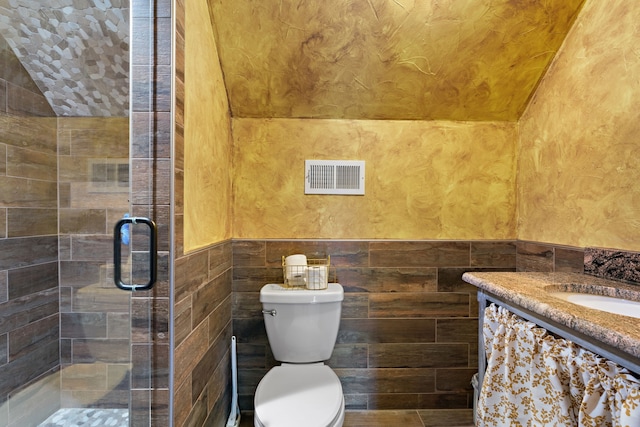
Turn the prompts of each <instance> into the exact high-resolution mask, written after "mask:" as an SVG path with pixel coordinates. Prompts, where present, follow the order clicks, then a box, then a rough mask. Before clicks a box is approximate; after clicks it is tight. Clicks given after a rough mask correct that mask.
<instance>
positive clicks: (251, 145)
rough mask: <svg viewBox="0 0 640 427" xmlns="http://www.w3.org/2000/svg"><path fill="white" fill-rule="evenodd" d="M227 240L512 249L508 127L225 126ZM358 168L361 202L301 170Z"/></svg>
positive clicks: (270, 122)
mask: <svg viewBox="0 0 640 427" xmlns="http://www.w3.org/2000/svg"><path fill="white" fill-rule="evenodd" d="M233 135H234V175H233V194H234V214H233V220H234V223H233V225H234V226H233V228H234V237H235V238H336V239H342V238H345V239H349V238H371V239H387V238H389V239H513V238H515V221H514V219H515V151H516V141H517V133H516V124H515V123H510V122H482V123H477V122H476V123H472V122H441V121H432V122H427V121H389V120H384V121H366V120H365V121H357V120H305V119H233ZM305 159H319V160H320V159H325V160H364V161H365V162H366V180H365V181H366V184H365V186H366V193H365V195H364V196H325V195H305V194H304V160H305Z"/></svg>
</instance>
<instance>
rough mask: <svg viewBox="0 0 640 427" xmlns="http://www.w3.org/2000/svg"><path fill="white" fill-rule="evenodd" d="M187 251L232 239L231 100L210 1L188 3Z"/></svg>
mask: <svg viewBox="0 0 640 427" xmlns="http://www.w3.org/2000/svg"><path fill="white" fill-rule="evenodd" d="M185 9H186V10H185V21H186V24H185V25H186V27H188V28H189V31H187V32H186V35H185V51H186V52H187V54H186V55H185V100H186V101H185V106H184V108H185V117H184V122H185V126H184V127H185V129H184V132H185V138H184V141H185V142H184V144H185V147H184V153H185V154H184V156H185V158H184V163H185V167H184V216H185V218H184V252H185V253H187V252H189V251H192V250H194V249H197V248H201V247H204V246H207V245H210V244H212V243H216V242H220V241H223V240H226V239H229V238H231V129H230V126H231V125H230V116H229V104H228V102H227V95H226V90H225V87H224V81H223V78H222V71H221V70H220V62H219V60H218V55H217V50H216V45H215V39H214V35H213V28H212V26H211V21H210V18H209V10H208V7H207V2H206V0H194V1H189V2H188V5H187V3H186V2H185Z"/></svg>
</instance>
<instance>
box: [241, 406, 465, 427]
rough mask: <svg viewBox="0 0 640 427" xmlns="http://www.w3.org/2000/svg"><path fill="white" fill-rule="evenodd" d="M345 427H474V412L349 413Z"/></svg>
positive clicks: (247, 425) (244, 426)
mask: <svg viewBox="0 0 640 427" xmlns="http://www.w3.org/2000/svg"><path fill="white" fill-rule="evenodd" d="M240 427H253V416H252V415H251V414H242V419H241V421H240ZM343 427H473V411H472V410H471V409H467V410H460V409H423V410H414V411H347V413H346V415H345V419H344V425H343Z"/></svg>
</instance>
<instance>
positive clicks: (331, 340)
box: [253, 283, 344, 427]
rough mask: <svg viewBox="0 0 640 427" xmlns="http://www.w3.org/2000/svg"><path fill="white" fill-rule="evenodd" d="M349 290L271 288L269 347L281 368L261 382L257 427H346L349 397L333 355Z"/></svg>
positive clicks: (265, 293)
mask: <svg viewBox="0 0 640 427" xmlns="http://www.w3.org/2000/svg"><path fill="white" fill-rule="evenodd" d="M343 298H344V291H343V289H342V286H341V285H340V284H338V283H329V285H328V287H327V289H323V290H309V289H306V288H286V287H283V286H282V285H277V284H268V285H264V286H263V287H262V289H261V290H260V302H261V303H262V308H263V310H262V313H263V315H264V323H265V327H266V329H267V337H268V338H269V345H270V346H271V351H272V352H273V355H274V357H275V359H276V360H277V361H279V362H281V364H280V365H279V366H276V367H274V368H272V369H271V370H270V371H269V372H267V374H266V375H265V376H264V377H263V378H262V380H261V381H260V383H259V384H258V388H257V389H256V394H255V399H254V406H255V410H254V415H253V419H254V426H255V427H300V426H305V427H341V426H342V423H343V422H344V396H343V393H342V385H341V384H340V380H339V379H338V376H337V375H336V374H335V372H333V370H332V369H331V368H330V367H329V366H327V365H325V364H324V363H323V362H324V361H326V360H328V359H329V358H330V357H331V353H332V352H333V347H334V345H335V343H336V338H337V336H338V327H339V326H340V312H341V309H342V300H343Z"/></svg>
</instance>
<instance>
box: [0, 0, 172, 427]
mask: <svg viewBox="0 0 640 427" xmlns="http://www.w3.org/2000/svg"><path fill="white" fill-rule="evenodd" d="M167 4H168V3H167ZM157 9H158V6H157V5H156V2H155V1H140V2H137V1H132V2H131V4H130V2H129V1H128V0H123V1H117V2H106V3H105V2H77V1H74V0H56V1H50V2H49V1H47V0H44V1H40V2H34V1H26V0H24V1H23V0H16V1H9V0H0V151H2V153H3V154H4V155H6V159H7V161H6V163H5V165H4V166H5V167H4V168H3V171H2V173H0V214H1V215H0V216H1V217H2V218H6V223H5V224H3V227H0V229H4V230H6V233H4V234H2V233H0V426H12V427H13V426H20V427H22V426H37V425H49V426H68V425H72V424H73V423H78V424H79V423H80V422H82V423H84V424H87V425H94V426H102V425H118V426H123V425H132V426H137V425H145V426H148V425H152V424H153V425H169V424H170V423H169V421H168V416H167V414H168V400H169V398H168V395H169V393H168V388H169V359H170V357H169V355H170V351H169V347H170V346H169V331H168V323H169V322H168V312H169V303H168V297H169V280H168V273H167V271H168V258H169V257H168V255H167V254H168V240H169V239H168V236H167V233H166V232H161V238H160V243H161V249H162V251H163V256H162V258H161V273H160V279H159V281H158V284H157V285H156V287H154V288H153V289H149V290H144V289H141V288H138V289H136V290H135V291H134V292H132V291H127V290H122V289H119V288H118V287H117V286H116V285H115V282H114V278H115V277H114V276H115V273H116V272H115V269H114V234H115V233H114V232H115V230H114V226H115V224H116V223H117V222H118V221H119V220H120V219H121V218H123V217H124V216H125V215H126V214H129V215H130V216H132V217H133V216H138V217H145V218H153V219H155V218H156V217H157V216H158V215H160V216H161V217H162V218H164V221H165V222H167V221H168V215H167V212H168V208H166V207H160V208H159V207H158V205H157V201H158V197H157V196H156V193H157V190H156V188H155V184H156V182H157V181H158V179H157V177H155V173H157V172H156V171H157V168H155V167H153V165H154V162H155V157H156V155H157V150H155V149H154V148H153V145H154V143H155V142H156V134H157V133H156V132H154V124H153V123H146V126H145V123H143V121H144V120H146V119H149V117H151V116H153V111H154V108H156V106H157V102H155V100H154V97H155V96H156V92H155V91H154V87H155V83H154V81H153V79H152V78H150V76H151V75H153V72H152V71H151V69H152V68H153V64H156V63H157V61H156V60H155V55H156V52H155V48H156V47H157V46H156V42H154V37H155V36H154V35H153V34H150V33H149V31H150V28H154V24H153V23H154V22H155V21H156V19H157ZM130 14H133V17H130ZM130 24H131V25H130ZM131 30H133V32H134V34H135V42H134V43H131V40H133V37H131V36H130V31H131ZM130 46H131V49H130ZM134 69H136V72H137V74H136V76H135V80H136V81H137V82H138V84H133V83H131V82H132V81H133V80H134ZM141 70H144V73H142V74H141V73H140V71H141ZM141 75H144V76H146V77H141ZM132 93H135V95H130V94H132ZM134 97H135V99H134ZM141 118H143V119H141ZM130 135H131V136H132V138H130ZM145 138H146V146H144V144H145V141H144V139H145ZM141 188H143V190H141ZM160 199H162V198H160ZM139 225H140V224H131V228H130V230H129V231H130V235H129V236H130V244H129V245H123V246H122V252H121V254H120V255H121V257H122V259H123V264H122V267H121V271H120V274H121V275H122V277H124V280H123V283H125V284H126V283H138V282H140V283H143V284H145V283H147V282H148V280H149V277H150V276H149V275H150V272H151V271H152V270H153V268H152V264H151V262H150V257H149V244H150V241H151V238H150V234H149V230H150V229H149V227H148V226H146V225H145V224H142V225H141V226H142V228H139ZM161 230H168V227H167V226H166V224H162V225H161Z"/></svg>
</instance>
